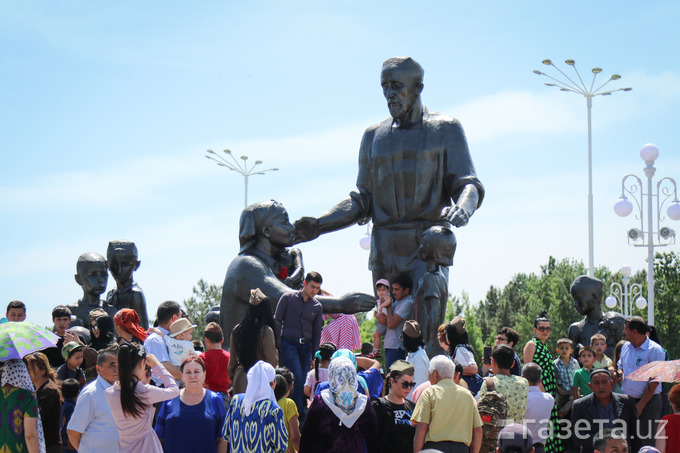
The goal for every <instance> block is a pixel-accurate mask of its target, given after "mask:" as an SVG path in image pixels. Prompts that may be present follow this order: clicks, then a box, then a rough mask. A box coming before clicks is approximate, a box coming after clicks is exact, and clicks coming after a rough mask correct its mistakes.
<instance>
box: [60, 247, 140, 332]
mask: <svg viewBox="0 0 680 453" xmlns="http://www.w3.org/2000/svg"><path fill="white" fill-rule="evenodd" d="M140 264H141V261H140V260H139V254H138V252H137V246H136V245H135V243H134V242H131V241H111V242H109V246H108V248H107V250H106V258H104V257H103V256H102V255H100V254H99V253H94V252H88V253H83V254H82V255H80V256H79V257H78V262H77V264H76V271H77V273H76V275H75V279H76V283H78V284H79V285H80V286H81V287H82V289H83V297H82V298H81V299H79V300H78V302H77V303H76V304H71V305H67V307H68V308H69V309H70V310H71V313H72V314H73V315H74V317H75V319H73V320H72V322H71V325H72V326H83V327H86V328H89V327H90V311H91V310H93V309H95V308H103V309H104V310H105V311H106V312H107V313H108V314H109V315H110V316H111V317H113V315H114V314H115V313H116V312H117V311H118V310H121V309H123V308H132V309H134V310H135V311H136V312H137V314H138V315H139V319H140V322H139V325H140V326H141V327H142V328H144V329H148V327H149V317H148V314H147V311H146V299H145V298H144V293H143V292H142V288H140V287H139V285H138V284H137V283H136V282H135V281H134V278H133V273H134V272H135V271H136V270H137V269H139V265H140ZM109 272H111V275H112V276H113V278H114V280H115V281H116V289H114V290H111V291H109V292H108V294H107V296H106V300H101V299H100V298H101V295H102V294H103V293H104V291H106V284H107V281H108V273H109Z"/></svg>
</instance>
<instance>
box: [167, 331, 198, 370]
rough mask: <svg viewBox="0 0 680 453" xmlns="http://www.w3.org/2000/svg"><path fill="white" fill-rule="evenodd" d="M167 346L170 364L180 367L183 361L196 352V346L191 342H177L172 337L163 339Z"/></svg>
mask: <svg viewBox="0 0 680 453" xmlns="http://www.w3.org/2000/svg"><path fill="white" fill-rule="evenodd" d="M163 339H164V340H165V345H166V346H167V347H168V355H169V356H170V362H171V363H172V364H173V365H175V366H180V365H181V364H182V360H184V359H186V358H187V357H188V356H189V354H192V353H194V352H196V351H195V350H194V344H193V343H192V342H191V341H189V340H177V339H176V338H172V337H171V336H170V335H166V336H165V337H163Z"/></svg>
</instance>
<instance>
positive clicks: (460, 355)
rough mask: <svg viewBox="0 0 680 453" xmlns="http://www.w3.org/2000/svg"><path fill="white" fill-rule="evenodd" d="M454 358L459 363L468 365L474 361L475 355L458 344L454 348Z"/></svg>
mask: <svg viewBox="0 0 680 453" xmlns="http://www.w3.org/2000/svg"><path fill="white" fill-rule="evenodd" d="M454 359H455V360H456V362H458V363H460V364H461V365H463V366H468V365H470V364H471V363H476V362H475V355H474V354H473V353H472V351H470V350H469V349H468V348H465V347H463V346H458V349H456V356H455V357H454Z"/></svg>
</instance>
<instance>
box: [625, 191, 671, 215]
mask: <svg viewBox="0 0 680 453" xmlns="http://www.w3.org/2000/svg"><path fill="white" fill-rule="evenodd" d="M679 208H680V207H679ZM669 209H670V208H669ZM679 210H680V209H679ZM614 212H615V213H616V215H617V216H619V217H626V216H628V215H630V213H631V212H633V203H631V202H630V201H628V198H626V197H623V196H622V197H621V198H619V199H618V200H617V202H616V203H614Z"/></svg>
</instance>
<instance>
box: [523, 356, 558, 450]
mask: <svg viewBox="0 0 680 453" xmlns="http://www.w3.org/2000/svg"><path fill="white" fill-rule="evenodd" d="M542 371H543V370H541V367H540V366H538V364H536V363H534V362H529V363H527V364H526V365H524V367H523V368H522V377H523V378H524V379H526V380H527V381H528V382H529V396H528V398H527V412H526V415H525V416H524V424H525V425H526V427H527V428H528V429H529V431H530V432H531V434H532V436H533V439H534V452H535V453H543V452H544V451H545V440H546V439H547V438H548V434H549V431H548V422H549V421H550V412H551V411H552V408H553V406H554V405H555V398H553V396H552V395H551V394H550V393H546V392H541V389H540V388H539V387H538V386H539V384H540V383H541V372H542Z"/></svg>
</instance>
